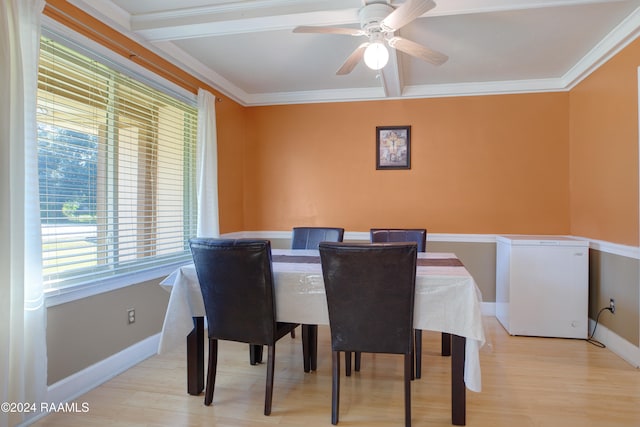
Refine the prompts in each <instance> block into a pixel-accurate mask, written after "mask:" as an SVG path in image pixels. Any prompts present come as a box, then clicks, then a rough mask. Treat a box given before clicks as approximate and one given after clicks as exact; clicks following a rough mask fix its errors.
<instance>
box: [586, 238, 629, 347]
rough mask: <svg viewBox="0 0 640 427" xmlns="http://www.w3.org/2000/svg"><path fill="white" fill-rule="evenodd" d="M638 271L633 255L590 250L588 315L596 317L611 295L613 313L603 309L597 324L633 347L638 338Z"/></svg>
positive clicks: (592, 317)
mask: <svg viewBox="0 0 640 427" xmlns="http://www.w3.org/2000/svg"><path fill="white" fill-rule="evenodd" d="M639 271H640V263H639V261H638V260H637V259H635V258H629V257H626V256H621V255H615V254H610V253H606V252H601V251H597V250H593V249H591V250H589V317H590V318H591V319H594V320H596V317H597V316H598V312H599V311H600V310H601V309H602V308H603V307H609V298H613V299H614V300H615V303H616V312H615V314H611V313H610V312H609V311H606V310H605V311H603V312H602V314H600V317H599V319H598V323H599V324H601V325H604V326H606V327H607V329H609V330H611V331H613V332H614V333H615V334H616V335H618V336H620V337H622V338H624V339H625V340H627V341H629V342H630V343H631V344H633V345H635V346H638V344H639V340H640V313H639V307H638V304H639V302H640V289H639V285H638V284H639V283H640V275H639Z"/></svg>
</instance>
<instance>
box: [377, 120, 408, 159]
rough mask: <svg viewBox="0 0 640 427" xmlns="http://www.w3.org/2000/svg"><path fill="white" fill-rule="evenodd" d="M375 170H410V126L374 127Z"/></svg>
mask: <svg viewBox="0 0 640 427" xmlns="http://www.w3.org/2000/svg"><path fill="white" fill-rule="evenodd" d="M376 169H411V126H377V127H376Z"/></svg>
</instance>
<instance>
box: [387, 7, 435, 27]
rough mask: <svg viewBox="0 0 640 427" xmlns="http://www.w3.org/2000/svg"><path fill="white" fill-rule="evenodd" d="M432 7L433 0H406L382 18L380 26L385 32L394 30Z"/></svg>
mask: <svg viewBox="0 0 640 427" xmlns="http://www.w3.org/2000/svg"><path fill="white" fill-rule="evenodd" d="M434 7H436V3H435V2H434V1H433V0H407V1H405V2H404V3H402V4H401V5H400V6H399V7H398V8H397V9H396V10H394V11H393V12H391V13H390V14H389V16H387V17H386V18H384V19H383V20H382V22H381V23H380V26H381V27H382V28H383V29H384V30H385V31H387V32H394V31H396V30H398V29H400V28H401V27H404V26H405V25H407V24H408V23H409V22H411V21H413V20H414V19H416V18H417V17H419V16H420V15H422V14H423V13H425V12H427V11H428V10H431V9H433V8H434Z"/></svg>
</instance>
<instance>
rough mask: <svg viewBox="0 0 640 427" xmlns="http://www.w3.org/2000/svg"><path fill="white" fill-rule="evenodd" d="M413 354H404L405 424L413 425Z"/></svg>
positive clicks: (407, 425) (406, 426)
mask: <svg viewBox="0 0 640 427" xmlns="http://www.w3.org/2000/svg"><path fill="white" fill-rule="evenodd" d="M412 367H413V355H411V354H405V355H404V425H405V427H411V371H412Z"/></svg>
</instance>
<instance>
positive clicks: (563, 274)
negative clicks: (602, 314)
mask: <svg viewBox="0 0 640 427" xmlns="http://www.w3.org/2000/svg"><path fill="white" fill-rule="evenodd" d="M496 240H497V252H496V317H497V318H498V320H499V321H500V323H501V324H502V325H503V326H504V328H505V329H506V330H507V332H509V334H511V335H528V336H542V337H560V338H587V336H588V303H589V302H588V299H589V244H588V242H586V241H583V240H578V239H573V238H569V237H563V236H531V235H506V236H499V237H497V239H496Z"/></svg>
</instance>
